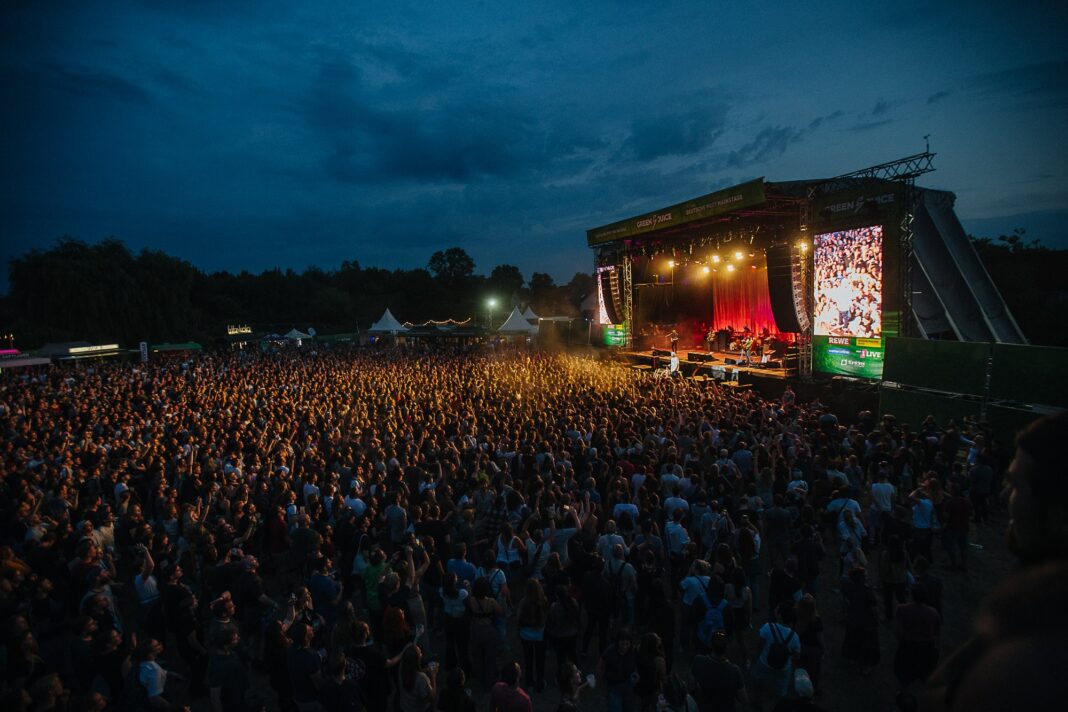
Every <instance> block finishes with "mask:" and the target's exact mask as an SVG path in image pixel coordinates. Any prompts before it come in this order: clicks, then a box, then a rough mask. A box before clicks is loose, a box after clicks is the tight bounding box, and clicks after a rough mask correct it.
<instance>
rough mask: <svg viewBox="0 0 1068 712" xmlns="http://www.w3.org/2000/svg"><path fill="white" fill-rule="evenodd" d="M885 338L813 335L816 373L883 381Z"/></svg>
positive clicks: (813, 364) (813, 362)
mask: <svg viewBox="0 0 1068 712" xmlns="http://www.w3.org/2000/svg"><path fill="white" fill-rule="evenodd" d="M884 353H885V351H884V346H883V340H882V339H863V338H858V337H855V336H813V337H812V370H814V371H820V372H822V373H833V374H836V375H839V376H853V377H855V378H876V379H879V378H882V377H883V355H884Z"/></svg>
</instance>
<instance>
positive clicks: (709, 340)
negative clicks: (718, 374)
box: [705, 326, 716, 355]
mask: <svg viewBox="0 0 1068 712" xmlns="http://www.w3.org/2000/svg"><path fill="white" fill-rule="evenodd" d="M715 342H716V330H715V329H713V328H712V327H711V326H710V327H708V333H707V334H705V345H706V346H707V347H708V353H709V354H710V355H711V353H712V345H713V344H714V343H715Z"/></svg>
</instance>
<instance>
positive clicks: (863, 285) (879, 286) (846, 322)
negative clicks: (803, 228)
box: [813, 225, 883, 339]
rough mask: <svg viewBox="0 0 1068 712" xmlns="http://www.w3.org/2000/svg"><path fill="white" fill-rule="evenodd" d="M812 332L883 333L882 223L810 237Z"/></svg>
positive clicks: (871, 335)
mask: <svg viewBox="0 0 1068 712" xmlns="http://www.w3.org/2000/svg"><path fill="white" fill-rule="evenodd" d="M813 242H814V247H815V253H814V263H815V268H816V276H815V290H814V291H815V298H816V308H815V312H816V314H815V327H814V329H815V334H816V335H817V336H852V337H857V338H863V339H878V338H881V337H882V335H883V327H882V309H883V227H882V225H873V226H871V227H861V228H853V229H850V230H838V231H836V232H825V233H822V234H819V235H816V237H815V239H814V241H813Z"/></svg>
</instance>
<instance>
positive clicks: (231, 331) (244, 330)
mask: <svg viewBox="0 0 1068 712" xmlns="http://www.w3.org/2000/svg"><path fill="white" fill-rule="evenodd" d="M251 333H252V327H251V326H248V325H247V324H242V325H240V326H237V325H233V324H231V325H230V326H227V327H226V335H227V336H237V335H238V334H251Z"/></svg>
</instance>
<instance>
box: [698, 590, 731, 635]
mask: <svg viewBox="0 0 1068 712" xmlns="http://www.w3.org/2000/svg"><path fill="white" fill-rule="evenodd" d="M701 598H702V599H704V600H703V603H704V606H705V612H704V615H703V616H701V620H700V621H699V622H698V623H697V640H699V641H700V642H701V644H702V645H704V646H705V647H708V648H711V647H712V638H714V637H715V635H716V633H719V632H720V631H722V630H725V629H726V627H727V620H726V617H725V616H724V612H725V611H726V610H727V606H729V605H730V604H729V603H727V599H725V598H721V599H720V601H719V603H718V604H716V605H714V606H713V605H712V601H710V600H709V598H708V595H707V594H702V595H701Z"/></svg>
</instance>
